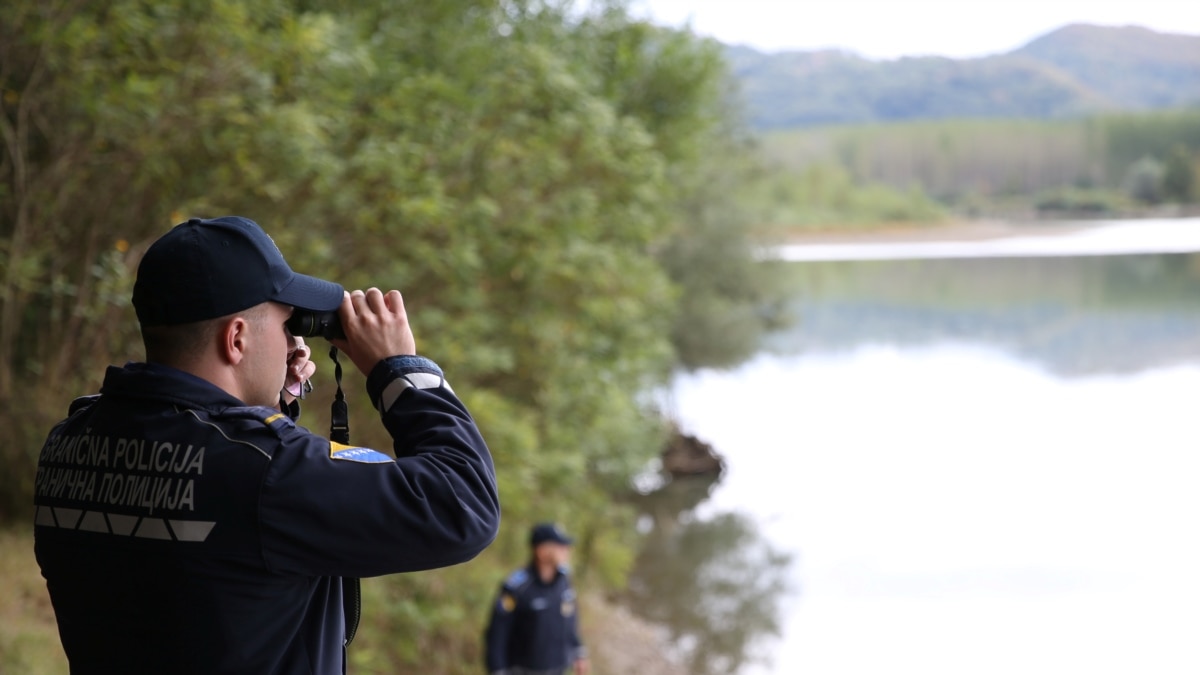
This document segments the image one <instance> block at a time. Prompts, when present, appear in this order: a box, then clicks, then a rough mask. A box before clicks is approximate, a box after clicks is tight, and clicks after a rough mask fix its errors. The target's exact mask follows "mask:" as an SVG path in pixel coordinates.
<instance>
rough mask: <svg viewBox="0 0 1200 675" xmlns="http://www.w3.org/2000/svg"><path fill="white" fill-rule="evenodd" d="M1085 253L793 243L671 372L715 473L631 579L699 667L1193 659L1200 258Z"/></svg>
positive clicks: (678, 501) (948, 668) (979, 669)
mask: <svg viewBox="0 0 1200 675" xmlns="http://www.w3.org/2000/svg"><path fill="white" fill-rule="evenodd" d="M1193 222H1194V221H1193ZM1197 228H1200V224H1197ZM1056 245H1061V242H1059V244H1056ZM1135 250H1145V248H1144V247H1143V248H1142V249H1135ZM1167 250H1176V249H1167ZM1183 250H1187V249H1186V247H1183ZM985 253H986V252H984V254H985ZM976 255H981V254H979V253H978V252H977V253H976ZM1058 255H1060V256H1061V255H1062V253H1059V254H1058ZM1086 255H1087V257H1023V256H1009V257H1004V258H971V259H938V260H919V259H917V260H868V261H859V262H812V261H809V262H795V263H792V266H793V267H794V272H795V280H796V284H795V298H794V308H795V311H796V315H797V317H798V321H797V323H796V325H795V326H794V327H793V328H791V329H789V330H788V331H787V332H786V333H783V334H779V335H775V336H772V337H771V339H770V341H769V344H768V345H767V348H766V349H765V350H764V351H763V352H762V353H761V354H760V355H759V356H758V357H757V358H755V359H754V360H752V361H751V362H749V363H747V364H745V365H743V366H742V367H740V368H738V369H736V370H734V371H726V372H720V371H702V372H699V373H694V374H691V375H688V376H684V377H680V378H679V379H678V380H677V382H676V383H675V386H674V388H673V390H672V391H671V393H670V394H669V396H668V405H669V406H670V408H671V409H672V410H673V411H674V412H675V414H676V415H677V416H678V418H679V419H680V421H681V423H682V425H683V427H684V430H685V431H687V432H690V433H692V434H695V435H696V436H698V437H700V438H701V439H703V440H705V441H707V442H709V443H711V444H712V445H713V446H714V447H715V448H716V450H717V451H718V452H720V453H722V454H723V455H724V456H725V458H726V460H727V463H728V470H727V471H726V474H725V476H724V477H723V479H722V480H721V481H720V483H719V484H717V485H715V486H707V485H693V486H690V487H689V486H687V485H680V486H673V487H674V488H676V489H677V491H678V494H676V495H675V496H674V497H673V498H672V499H673V500H674V501H672V502H671V504H672V505H673V507H672V508H674V510H675V512H677V513H678V512H680V511H681V512H682V515H681V516H680V517H678V518H674V519H667V521H664V522H658V521H655V520H654V519H647V522H646V523H645V524H646V526H647V527H657V528H659V529H660V530H661V531H660V532H659V534H660V535H661V536H659V537H657V539H656V540H657V541H658V542H659V543H658V544H656V546H657V547H658V548H659V549H661V550H658V551H650V552H649V555H647V556H644V558H643V561H642V562H641V564H640V565H639V572H638V574H637V575H636V577H635V579H636V580H640V581H641V582H642V583H643V584H644V585H646V586H647V587H652V588H654V589H655V592H654V593H653V594H651V595H650V596H647V597H651V596H652V597H653V598H654V602H659V603H661V605H662V606H661V607H660V608H659V610H658V611H657V616H656V618H659V619H661V620H666V621H668V622H670V623H671V624H672V626H673V630H674V633H675V635H676V636H677V638H678V645H679V649H680V651H681V653H682V654H683V655H684V656H685V658H691V659H693V662H694V664H704V665H696V666H694V670H696V671H697V672H703V671H705V670H707V672H731V671H733V670H737V671H738V672H741V673H753V674H756V675H757V674H761V673H805V674H809V675H826V674H833V673H871V674H875V673H902V672H903V673H907V672H913V673H922V674H924V675H933V674H940V673H945V674H954V675H960V674H962V673H972V674H977V673H1005V674H1008V673H1047V674H1050V673H1054V674H1058V673H1150V672H1152V673H1156V674H1164V673H1198V672H1200V648H1198V647H1197V636H1198V635H1200V533H1198V532H1197V516H1198V515H1200V451H1198V444H1200V433H1198V432H1200V430H1198V428H1197V422H1196V420H1197V419H1200V416H1198V415H1197V413H1196V407H1197V397H1198V394H1200V256H1196V255H1193V254H1189V253H1170V254H1146V253H1139V254H1137V255H1104V256H1101V255H1099V254H1097V253H1094V252H1093V253H1087V254H1086ZM880 257H888V256H880ZM681 559H686V560H687V564H686V565H683V566H682V567H681V566H680V564H679V561H680V560H681ZM659 563H661V564H662V565H663V566H662V568H661V569H656V567H655V566H656V564H659ZM647 602H649V601H647Z"/></svg>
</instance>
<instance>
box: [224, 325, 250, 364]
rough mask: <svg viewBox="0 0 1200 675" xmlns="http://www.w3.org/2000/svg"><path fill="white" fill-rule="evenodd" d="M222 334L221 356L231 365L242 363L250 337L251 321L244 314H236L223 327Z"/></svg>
mask: <svg viewBox="0 0 1200 675" xmlns="http://www.w3.org/2000/svg"><path fill="white" fill-rule="evenodd" d="M220 335H221V340H220V346H221V358H223V359H224V360H225V361H226V362H228V363H229V364H230V365H235V366H236V365H237V364H239V363H241V362H242V359H243V358H245V357H246V347H247V342H248V341H249V339H250V322H249V321H247V320H246V318H245V317H243V316H235V317H233V318H232V319H230V320H229V321H228V322H227V323H225V325H224V326H222V327H221V331H220Z"/></svg>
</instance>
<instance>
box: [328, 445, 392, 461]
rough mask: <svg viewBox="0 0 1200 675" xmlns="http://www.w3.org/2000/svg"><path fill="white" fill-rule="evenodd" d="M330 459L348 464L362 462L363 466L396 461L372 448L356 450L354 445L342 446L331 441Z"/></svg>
mask: <svg viewBox="0 0 1200 675" xmlns="http://www.w3.org/2000/svg"><path fill="white" fill-rule="evenodd" d="M329 459H340V460H343V461H347V462H361V463H363V464H384V463H386V462H391V461H394V459H393V458H392V457H389V456H387V455H385V454H383V453H382V452H379V451H378V450H372V449H370V448H356V447H354V446H352V445H342V444H341V443H338V442H336V441H329Z"/></svg>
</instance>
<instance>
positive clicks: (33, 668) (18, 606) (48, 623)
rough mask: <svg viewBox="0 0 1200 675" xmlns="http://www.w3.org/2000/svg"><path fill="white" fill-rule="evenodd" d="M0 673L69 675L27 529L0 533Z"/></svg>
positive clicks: (13, 529)
mask: <svg viewBox="0 0 1200 675" xmlns="http://www.w3.org/2000/svg"><path fill="white" fill-rule="evenodd" d="M0 579H3V581H4V588H5V592H4V593H0V673H28V674H29V675H57V674H58V673H63V674H64V675H65V674H66V673H67V672H68V668H67V657H66V655H65V654H63V650H62V645H61V643H60V642H59V640H58V627H57V625H56V624H55V623H54V608H53V607H52V606H51V605H50V596H49V594H48V593H47V592H46V582H45V580H43V579H42V575H41V572H40V571H39V570H38V565H37V561H36V560H35V559H34V557H33V530H32V528H31V527H15V526H8V527H6V528H4V529H0Z"/></svg>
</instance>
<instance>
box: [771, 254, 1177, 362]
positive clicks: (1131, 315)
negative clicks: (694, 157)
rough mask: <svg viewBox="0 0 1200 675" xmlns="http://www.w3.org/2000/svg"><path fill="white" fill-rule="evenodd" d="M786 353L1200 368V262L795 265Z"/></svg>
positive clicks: (777, 342)
mask: <svg viewBox="0 0 1200 675" xmlns="http://www.w3.org/2000/svg"><path fill="white" fill-rule="evenodd" d="M793 272H794V273H795V284H796V286H795V288H796V289H797V290H796V291H795V294H794V295H793V298H792V302H793V306H792V312H793V313H794V314H796V315H797V316H799V317H800V320H799V321H798V322H797V323H796V325H794V326H792V327H790V328H788V329H787V330H782V331H778V332H776V333H773V334H771V335H770V336H768V338H767V340H766V344H765V347H766V349H767V350H768V351H772V352H776V353H780V354H808V353H819V352H827V353H837V352H843V351H847V350H852V349H855V348H857V347H860V346H862V345H864V344H880V343H881V342H883V343H888V344H894V345H901V346H909V345H915V346H923V345H928V344H936V343H942V342H947V341H950V342H960V343H975V344H985V345H989V346H994V347H997V348H999V349H1002V350H1004V351H1006V352H1009V353H1011V354H1014V355H1017V356H1019V357H1021V358H1023V359H1027V360H1030V361H1033V362H1035V363H1038V364H1041V365H1042V366H1043V367H1045V368H1046V369H1047V370H1049V371H1050V372H1053V373H1056V374H1059V375H1061V376H1067V377H1069V376H1085V375H1096V374H1105V373H1123V372H1138V371H1141V370H1146V369H1150V368H1161V367H1166V366H1172V365H1176V364H1181V363H1195V362H1197V361H1200V341H1197V339H1196V335H1197V334H1200V300H1198V298H1200V255H1130V256H1096V257H1079V258H997V259H979V260H899V261H868V262H834V263H797V264H795V265H794V267H793Z"/></svg>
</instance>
